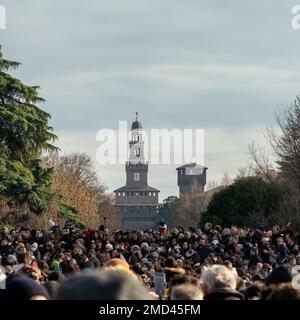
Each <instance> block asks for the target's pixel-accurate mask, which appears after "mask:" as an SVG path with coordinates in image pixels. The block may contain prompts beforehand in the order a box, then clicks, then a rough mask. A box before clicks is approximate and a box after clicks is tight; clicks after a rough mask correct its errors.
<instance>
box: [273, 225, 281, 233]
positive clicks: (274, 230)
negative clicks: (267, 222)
mask: <svg viewBox="0 0 300 320" xmlns="http://www.w3.org/2000/svg"><path fill="white" fill-rule="evenodd" d="M279 232H280V227H279V226H273V228H272V234H273V235H277V234H279Z"/></svg>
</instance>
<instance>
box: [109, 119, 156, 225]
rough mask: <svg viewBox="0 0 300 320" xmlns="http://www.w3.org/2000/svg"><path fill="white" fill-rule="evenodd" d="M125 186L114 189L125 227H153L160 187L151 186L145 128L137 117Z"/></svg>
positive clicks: (133, 125) (131, 141)
mask: <svg viewBox="0 0 300 320" xmlns="http://www.w3.org/2000/svg"><path fill="white" fill-rule="evenodd" d="M125 170H126V185H125V186H124V187H122V188H119V189H117V190H115V191H114V192H115V198H116V207H117V209H118V211H119V213H120V215H121V218H122V227H123V228H124V229H125V230H141V229H145V228H151V227H153V224H154V220H155V218H156V215H157V213H158V209H159V204H158V193H159V190H157V189H155V188H152V187H150V186H149V185H148V163H147V162H146V161H145V155H144V129H143V126H142V123H141V122H140V121H139V120H138V113H136V119H135V121H134V122H133V123H132V126H131V130H130V140H129V159H128V161H127V162H126V164H125Z"/></svg>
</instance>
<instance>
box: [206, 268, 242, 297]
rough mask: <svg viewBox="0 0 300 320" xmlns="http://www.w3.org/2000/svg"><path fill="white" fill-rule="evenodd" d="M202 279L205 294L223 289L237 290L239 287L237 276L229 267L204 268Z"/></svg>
mask: <svg viewBox="0 0 300 320" xmlns="http://www.w3.org/2000/svg"><path fill="white" fill-rule="evenodd" d="M201 279H202V283H203V289H204V293H205V294H208V293H212V292H214V291H216V290H218V289H222V288H230V289H233V290H235V289H236V286H237V276H236V275H235V274H234V273H233V272H232V271H231V270H230V269H228V268H227V267H225V266H223V265H218V264H215V265H212V266H210V267H204V269H203V272H202V275H201Z"/></svg>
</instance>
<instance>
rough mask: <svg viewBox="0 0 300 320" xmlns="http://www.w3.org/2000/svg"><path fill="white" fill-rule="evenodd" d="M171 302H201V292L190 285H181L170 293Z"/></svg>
mask: <svg viewBox="0 0 300 320" xmlns="http://www.w3.org/2000/svg"><path fill="white" fill-rule="evenodd" d="M170 299H171V300H203V292H202V290H201V289H200V288H198V287H197V286H195V285H192V284H188V283H185V284H181V285H178V286H175V287H174V288H173V289H172V291H171V296H170Z"/></svg>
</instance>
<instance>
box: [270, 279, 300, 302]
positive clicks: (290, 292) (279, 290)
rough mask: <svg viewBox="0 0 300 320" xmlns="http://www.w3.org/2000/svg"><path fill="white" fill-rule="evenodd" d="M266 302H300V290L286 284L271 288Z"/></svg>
mask: <svg viewBox="0 0 300 320" xmlns="http://www.w3.org/2000/svg"><path fill="white" fill-rule="evenodd" d="M266 300H298V301H299V300H300V290H299V289H295V288H293V287H292V286H291V285H290V284H287V283H284V284H280V285H277V286H274V287H272V288H271V293H270V294H269V295H268V296H267V298H266Z"/></svg>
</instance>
